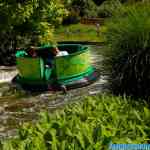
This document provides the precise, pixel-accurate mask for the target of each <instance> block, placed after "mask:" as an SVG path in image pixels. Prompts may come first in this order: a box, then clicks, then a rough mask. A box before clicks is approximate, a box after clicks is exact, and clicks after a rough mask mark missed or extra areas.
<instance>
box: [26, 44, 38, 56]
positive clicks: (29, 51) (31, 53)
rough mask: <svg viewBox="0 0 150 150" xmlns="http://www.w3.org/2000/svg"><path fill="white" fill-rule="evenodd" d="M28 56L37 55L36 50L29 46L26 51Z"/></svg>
mask: <svg viewBox="0 0 150 150" xmlns="http://www.w3.org/2000/svg"><path fill="white" fill-rule="evenodd" d="M28 54H29V55H30V56H32V57H36V56H37V53H36V49H35V47H33V46H31V47H30V48H29V49H28Z"/></svg>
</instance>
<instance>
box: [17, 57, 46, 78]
mask: <svg viewBox="0 0 150 150" xmlns="http://www.w3.org/2000/svg"><path fill="white" fill-rule="evenodd" d="M17 68H18V70H19V74H20V76H21V77H23V78H24V79H28V80H42V79H43V78H44V71H45V68H44V62H43V59H42V58H40V57H37V58H30V57H18V58H17Z"/></svg>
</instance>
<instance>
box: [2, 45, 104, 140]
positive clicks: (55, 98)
mask: <svg viewBox="0 0 150 150" xmlns="http://www.w3.org/2000/svg"><path fill="white" fill-rule="evenodd" d="M90 47H91V61H92V64H93V65H94V66H95V67H96V68H97V69H98V70H100V72H101V76H100V78H99V79H98V80H97V81H96V82H95V83H93V84H92V85H89V86H86V87H83V88H80V89H73V90H70V91H68V93H67V94H66V95H64V94H62V92H45V93H39V94H35V95H32V93H29V92H28V93H27V92H25V91H22V90H19V91H18V90H16V89H15V88H14V87H13V85H12V84H11V83H10V81H11V79H12V78H13V77H14V76H15V75H16V74H17V70H16V68H15V67H11V68H10V67H1V68H0V83H1V84H0V138H5V137H11V136H14V135H15V134H16V129H17V128H18V127H19V126H20V125H21V124H22V123H23V122H26V121H35V120H37V117H38V116H37V115H38V113H39V112H40V111H43V110H48V111H53V110H55V109H56V108H60V107H62V106H63V105H64V104H67V103H71V102H74V101H77V100H80V98H82V97H84V96H87V95H95V94H97V93H100V92H103V91H104V90H105V87H106V85H107V84H106V83H107V76H105V75H103V74H102V72H103V71H102V61H103V59H104V58H103V56H102V55H101V52H100V51H101V49H102V47H100V46H90ZM4 82H7V83H4Z"/></svg>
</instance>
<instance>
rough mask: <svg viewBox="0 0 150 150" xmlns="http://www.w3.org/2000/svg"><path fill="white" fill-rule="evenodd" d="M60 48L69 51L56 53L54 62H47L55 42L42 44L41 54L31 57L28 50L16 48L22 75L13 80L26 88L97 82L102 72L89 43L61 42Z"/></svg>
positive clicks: (57, 88)
mask: <svg viewBox="0 0 150 150" xmlns="http://www.w3.org/2000/svg"><path fill="white" fill-rule="evenodd" d="M58 48H59V50H60V51H64V50H65V51H67V52H68V53H69V55H66V56H60V57H54V58H53V60H52V62H53V63H52V64H53V65H52V66H51V67H48V66H47V65H46V59H47V57H48V55H51V50H52V46H45V47H38V48H37V50H36V52H37V53H38V56H37V57H34V58H32V57H30V56H28V55H27V53H26V50H25V49H22V50H19V51H17V52H16V64H17V69H18V72H19V73H18V75H17V76H16V77H15V78H14V79H13V80H12V82H13V83H15V84H19V85H20V86H21V87H22V88H23V89H25V90H31V91H41V90H42V91H43V90H60V89H61V87H62V85H63V86H65V87H66V88H67V90H68V89H71V88H78V87H83V86H86V85H89V84H91V83H92V82H94V81H95V80H96V79H97V78H98V77H99V73H98V72H97V71H96V70H95V68H94V67H93V66H92V65H91V62H90V52H89V47H88V46H84V45H81V44H59V45H58Z"/></svg>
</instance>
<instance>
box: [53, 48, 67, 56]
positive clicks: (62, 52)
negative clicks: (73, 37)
mask: <svg viewBox="0 0 150 150" xmlns="http://www.w3.org/2000/svg"><path fill="white" fill-rule="evenodd" d="M52 53H53V54H54V56H56V57H58V56H67V55H69V54H68V52H67V51H60V50H59V49H58V47H53V49H52Z"/></svg>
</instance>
